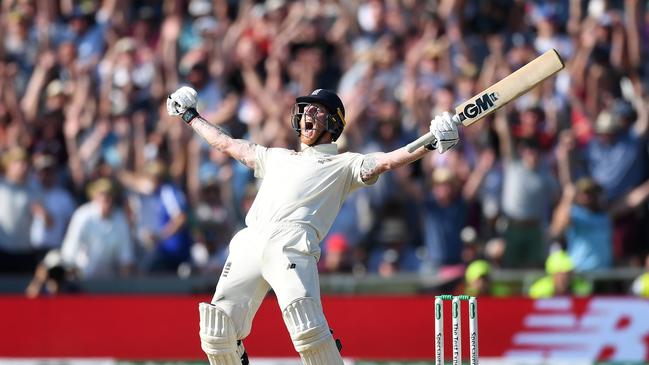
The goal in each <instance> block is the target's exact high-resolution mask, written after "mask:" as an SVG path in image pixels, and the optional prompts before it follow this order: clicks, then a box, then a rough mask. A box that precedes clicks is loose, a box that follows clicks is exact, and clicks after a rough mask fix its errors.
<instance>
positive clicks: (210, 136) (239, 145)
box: [191, 117, 257, 169]
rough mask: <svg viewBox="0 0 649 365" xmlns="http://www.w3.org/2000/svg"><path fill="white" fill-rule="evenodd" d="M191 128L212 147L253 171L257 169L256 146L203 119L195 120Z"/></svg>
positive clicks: (197, 118)
mask: <svg viewBox="0 0 649 365" xmlns="http://www.w3.org/2000/svg"><path fill="white" fill-rule="evenodd" d="M191 126H192V128H193V129H194V130H195V131H196V133H198V134H199V135H200V136H201V137H203V139H205V141H207V143H209V144H210V145H211V146H212V147H214V148H216V149H218V150H219V151H223V152H225V153H227V154H228V155H230V156H231V157H232V158H234V159H235V160H237V161H239V162H241V163H242V164H244V165H246V166H248V167H250V168H251V169H254V168H255V148H256V147H257V145H256V144H254V143H252V142H248V141H245V140H242V139H234V138H232V137H231V136H230V135H229V134H228V132H227V131H226V130H225V129H223V128H221V127H220V126H218V125H213V124H211V123H210V122H208V121H206V120H205V119H203V118H202V117H196V118H194V119H193V120H192V122H191Z"/></svg>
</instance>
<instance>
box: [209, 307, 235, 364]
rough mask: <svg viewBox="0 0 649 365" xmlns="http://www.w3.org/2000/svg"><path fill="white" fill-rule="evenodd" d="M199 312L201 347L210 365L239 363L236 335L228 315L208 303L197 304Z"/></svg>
mask: <svg viewBox="0 0 649 365" xmlns="http://www.w3.org/2000/svg"><path fill="white" fill-rule="evenodd" d="M198 311H199V312H200V332H199V334H200V337H201V348H202V349H203V351H205V353H206V354H207V359H208V360H209V361H210V365H241V357H240V356H241V355H239V354H238V353H237V337H236V335H235V330H234V325H233V324H232V320H231V319H230V317H228V315H227V314H226V313H225V312H223V311H222V310H221V309H219V308H218V307H216V306H214V305H212V304H209V303H200V304H199V305H198Z"/></svg>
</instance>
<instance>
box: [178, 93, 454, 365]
mask: <svg viewBox="0 0 649 365" xmlns="http://www.w3.org/2000/svg"><path fill="white" fill-rule="evenodd" d="M195 107H196V91H195V90H194V89H192V88H190V87H181V88H180V89H178V90H177V91H175V92H174V93H173V94H171V95H170V96H169V98H168V100H167V110H168V112H169V114H170V115H173V116H180V117H181V118H182V119H183V120H184V121H185V122H186V123H187V124H189V125H190V126H191V127H192V128H193V129H194V130H195V131H196V132H197V133H198V134H199V135H200V136H202V137H203V138H204V139H205V140H206V141H207V142H208V143H209V144H210V145H211V146H213V147H214V148H216V149H218V150H220V151H223V152H225V153H227V154H228V155H230V156H232V158H234V159H236V160H238V161H240V162H241V163H243V164H244V165H246V166H248V167H250V168H251V169H253V170H254V173H255V176H256V177H257V178H260V179H263V180H262V183H261V186H260V188H259V192H258V193H257V196H256V198H255V201H254V203H253V204H252V207H251V208H250V211H249V212H248V215H247V216H246V226H247V227H246V228H245V229H242V230H241V231H239V232H238V233H237V234H236V235H235V236H234V237H233V238H232V241H231V242H230V253H229V256H228V259H227V261H226V264H225V267H224V268H223V272H222V274H221V277H220V279H219V281H218V284H217V286H216V291H215V293H214V297H213V298H212V301H211V303H201V304H200V305H199V313H200V338H201V347H202V349H203V351H205V353H206V354H207V357H208V359H209V361H210V364H211V365H234V364H247V363H248V359H247V355H246V354H245V350H244V348H243V344H242V342H241V340H243V339H244V338H245V337H246V336H247V335H248V334H249V333H250V328H251V324H252V319H253V317H254V316H255V313H256V312H257V309H259V305H260V304H261V302H262V300H263V298H264V296H265V295H266V293H267V292H268V291H269V289H270V288H272V289H273V290H274V292H275V294H276V296H277V301H278V302H279V306H280V309H281V311H282V315H283V318H284V322H285V324H286V328H287V329H288V331H289V334H290V336H291V339H292V341H293V345H294V346H295V350H296V351H297V352H298V353H299V354H300V357H301V358H302V362H303V363H304V364H309V365H334V364H342V363H343V361H342V357H341V356H340V353H339V350H338V348H337V344H336V342H335V341H334V339H333V336H332V334H331V332H330V329H329V325H328V324H327V321H326V319H325V317H324V313H323V311H322V304H321V302H320V286H319V282H318V270H317V266H316V264H317V261H318V259H319V257H320V247H319V243H320V241H321V240H322V238H323V237H324V236H325V235H326V234H327V231H328V230H329V228H330V227H331V225H332V223H333V221H334V218H335V217H336V215H337V214H338V211H339V209H340V207H341V206H342V204H343V201H344V199H345V198H346V197H347V195H348V194H349V193H350V192H352V191H353V190H355V189H358V188H360V187H363V186H367V185H371V184H373V183H374V182H376V180H377V178H378V177H379V175H380V174H381V173H383V172H385V171H388V170H392V169H395V168H398V167H400V166H403V165H406V164H409V163H411V162H413V161H415V160H417V159H419V158H421V157H422V156H423V155H424V154H426V152H427V151H429V150H432V149H437V150H438V151H439V153H444V152H445V151H447V150H449V149H450V148H452V147H453V146H455V144H457V142H458V130H457V127H456V125H455V123H453V122H452V120H451V117H452V116H451V115H450V114H449V113H443V114H442V115H440V116H436V117H435V118H434V119H433V120H432V121H431V123H430V130H431V131H432V132H433V133H432V134H433V135H434V138H431V141H430V143H428V144H427V145H426V146H425V147H422V148H419V149H418V150H416V151H414V152H413V153H409V152H408V151H407V150H406V148H405V147H402V148H399V149H397V150H395V151H392V152H387V153H383V152H380V153H372V154H367V155H362V154H358V153H350V152H347V153H343V154H337V146H336V144H335V143H334V142H335V141H336V140H337V139H338V137H340V135H341V133H342V132H343V129H344V127H345V108H344V106H343V103H342V101H341V100H340V98H339V97H338V96H337V95H336V94H335V93H334V92H332V91H329V90H323V89H318V90H315V91H313V93H311V94H310V95H307V96H300V97H298V98H297V99H296V104H295V106H294V107H293V111H292V115H291V124H292V127H293V129H295V131H296V132H297V134H298V135H299V139H300V142H301V150H300V151H299V152H296V151H292V150H287V149H283V148H267V147H263V146H260V145H257V144H254V143H251V142H248V141H246V140H241V139H234V138H232V137H230V136H229V135H228V134H227V133H226V132H225V131H224V130H223V129H222V128H220V127H219V126H216V125H212V124H210V123H209V122H208V121H207V120H205V119H203V118H202V117H201V116H200V115H199V113H198V112H197V111H196V109H195Z"/></svg>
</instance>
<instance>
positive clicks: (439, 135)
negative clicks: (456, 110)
mask: <svg viewBox="0 0 649 365" xmlns="http://www.w3.org/2000/svg"><path fill="white" fill-rule="evenodd" d="M430 132H431V133H432V134H433V135H434V136H435V139H436V140H437V141H436V142H435V143H433V145H434V146H435V147H436V148H437V151H438V152H439V153H444V152H446V151H448V150H450V149H451V148H453V146H455V145H456V144H457V143H458V141H459V140H460V137H459V134H458V131H457V125H456V124H455V122H454V121H453V116H452V115H451V114H450V113H448V112H444V113H442V115H437V116H435V118H433V120H431V121H430Z"/></svg>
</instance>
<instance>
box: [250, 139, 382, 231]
mask: <svg viewBox="0 0 649 365" xmlns="http://www.w3.org/2000/svg"><path fill="white" fill-rule="evenodd" d="M337 153H338V146H337V145H336V144H334V143H331V144H322V145H317V146H313V147H309V146H304V145H303V146H302V151H301V152H295V151H291V150H287V149H284V148H266V147H261V146H258V147H257V149H256V154H257V156H256V163H255V177H258V178H262V179H263V181H262V183H261V186H260V188H259V192H258V193H257V196H256V198H255V201H254V202H253V204H252V207H251V208H250V211H249V212H248V215H247V216H246V225H247V226H248V227H254V228H259V229H264V227H265V226H269V225H272V224H274V223H298V224H306V225H309V226H311V227H313V229H314V230H315V231H316V235H317V237H318V240H322V238H323V237H324V236H325V235H326V234H327V232H328V231H329V228H331V225H332V224H333V222H334V219H335V218H336V215H337V214H338V211H339V210H340V207H341V206H342V204H343V202H344V200H345V198H346V197H347V195H348V194H349V193H350V192H352V191H354V190H355V189H358V188H359V187H362V186H367V185H371V184H374V183H375V182H376V180H377V179H376V178H374V179H372V180H370V181H367V182H363V180H362V179H361V164H362V162H363V155H361V154H359V153H351V152H346V153H342V154H337Z"/></svg>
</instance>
